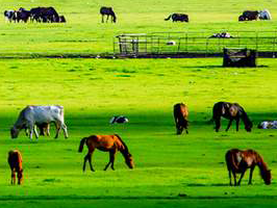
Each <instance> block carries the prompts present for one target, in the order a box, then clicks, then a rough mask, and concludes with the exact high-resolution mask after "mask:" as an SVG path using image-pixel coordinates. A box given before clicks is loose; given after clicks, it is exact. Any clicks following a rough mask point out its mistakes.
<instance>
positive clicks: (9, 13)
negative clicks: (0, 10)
mask: <svg viewBox="0 0 277 208" xmlns="http://www.w3.org/2000/svg"><path fill="white" fill-rule="evenodd" d="M4 16H5V17H6V19H7V21H9V22H12V21H14V22H15V21H16V11H14V10H6V11H4Z"/></svg>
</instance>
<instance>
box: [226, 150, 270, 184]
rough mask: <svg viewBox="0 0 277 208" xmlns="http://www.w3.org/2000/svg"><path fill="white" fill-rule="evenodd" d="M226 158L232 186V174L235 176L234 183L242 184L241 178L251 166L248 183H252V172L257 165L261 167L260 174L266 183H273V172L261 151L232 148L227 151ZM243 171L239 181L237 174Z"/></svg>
mask: <svg viewBox="0 0 277 208" xmlns="http://www.w3.org/2000/svg"><path fill="white" fill-rule="evenodd" d="M225 160H226V164H227V168H228V172H229V179H230V186H232V176H231V173H232V174H233V177H234V183H235V186H236V185H238V186H239V185H240V183H241V179H242V178H243V176H244V174H245V172H246V170H247V169H248V168H250V176H249V182H248V185H250V184H252V174H253V171H254V168H255V166H256V165H257V166H258V167H259V168H260V174H261V177H262V179H263V180H264V183H265V184H266V185H269V184H270V183H271V172H270V170H269V169H268V168H267V165H266V163H265V162H264V161H263V158H262V157H261V155H259V153H257V152H256V151H254V150H251V149H249V150H239V149H231V150H228V151H227V152H226V155H225ZM237 173H241V176H240V179H239V181H238V183H237V180H236V174H237Z"/></svg>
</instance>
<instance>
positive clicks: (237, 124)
mask: <svg viewBox="0 0 277 208" xmlns="http://www.w3.org/2000/svg"><path fill="white" fill-rule="evenodd" d="M236 127H237V131H239V118H238V119H237V120H236Z"/></svg>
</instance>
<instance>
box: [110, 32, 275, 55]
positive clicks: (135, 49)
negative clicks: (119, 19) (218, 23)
mask: <svg viewBox="0 0 277 208" xmlns="http://www.w3.org/2000/svg"><path fill="white" fill-rule="evenodd" d="M228 33H229V34H230V35H231V37H230V38H212V35H213V33H211V32H168V33H166V32H155V33H150V34H121V35H118V36H116V38H115V39H114V53H115V54H120V55H141V54H163V53H166V54H172V53H206V54H212V53H222V49H223V48H249V49H254V50H256V51H258V52H272V53H273V54H275V53H276V52H277V31H265V32H255V31H228Z"/></svg>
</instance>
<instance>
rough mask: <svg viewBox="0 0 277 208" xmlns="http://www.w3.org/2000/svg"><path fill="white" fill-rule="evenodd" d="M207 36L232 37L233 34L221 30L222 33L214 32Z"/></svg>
mask: <svg viewBox="0 0 277 208" xmlns="http://www.w3.org/2000/svg"><path fill="white" fill-rule="evenodd" d="M209 38H233V36H231V35H230V33H227V32H222V33H215V34H213V35H212V36H210V37H209Z"/></svg>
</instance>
